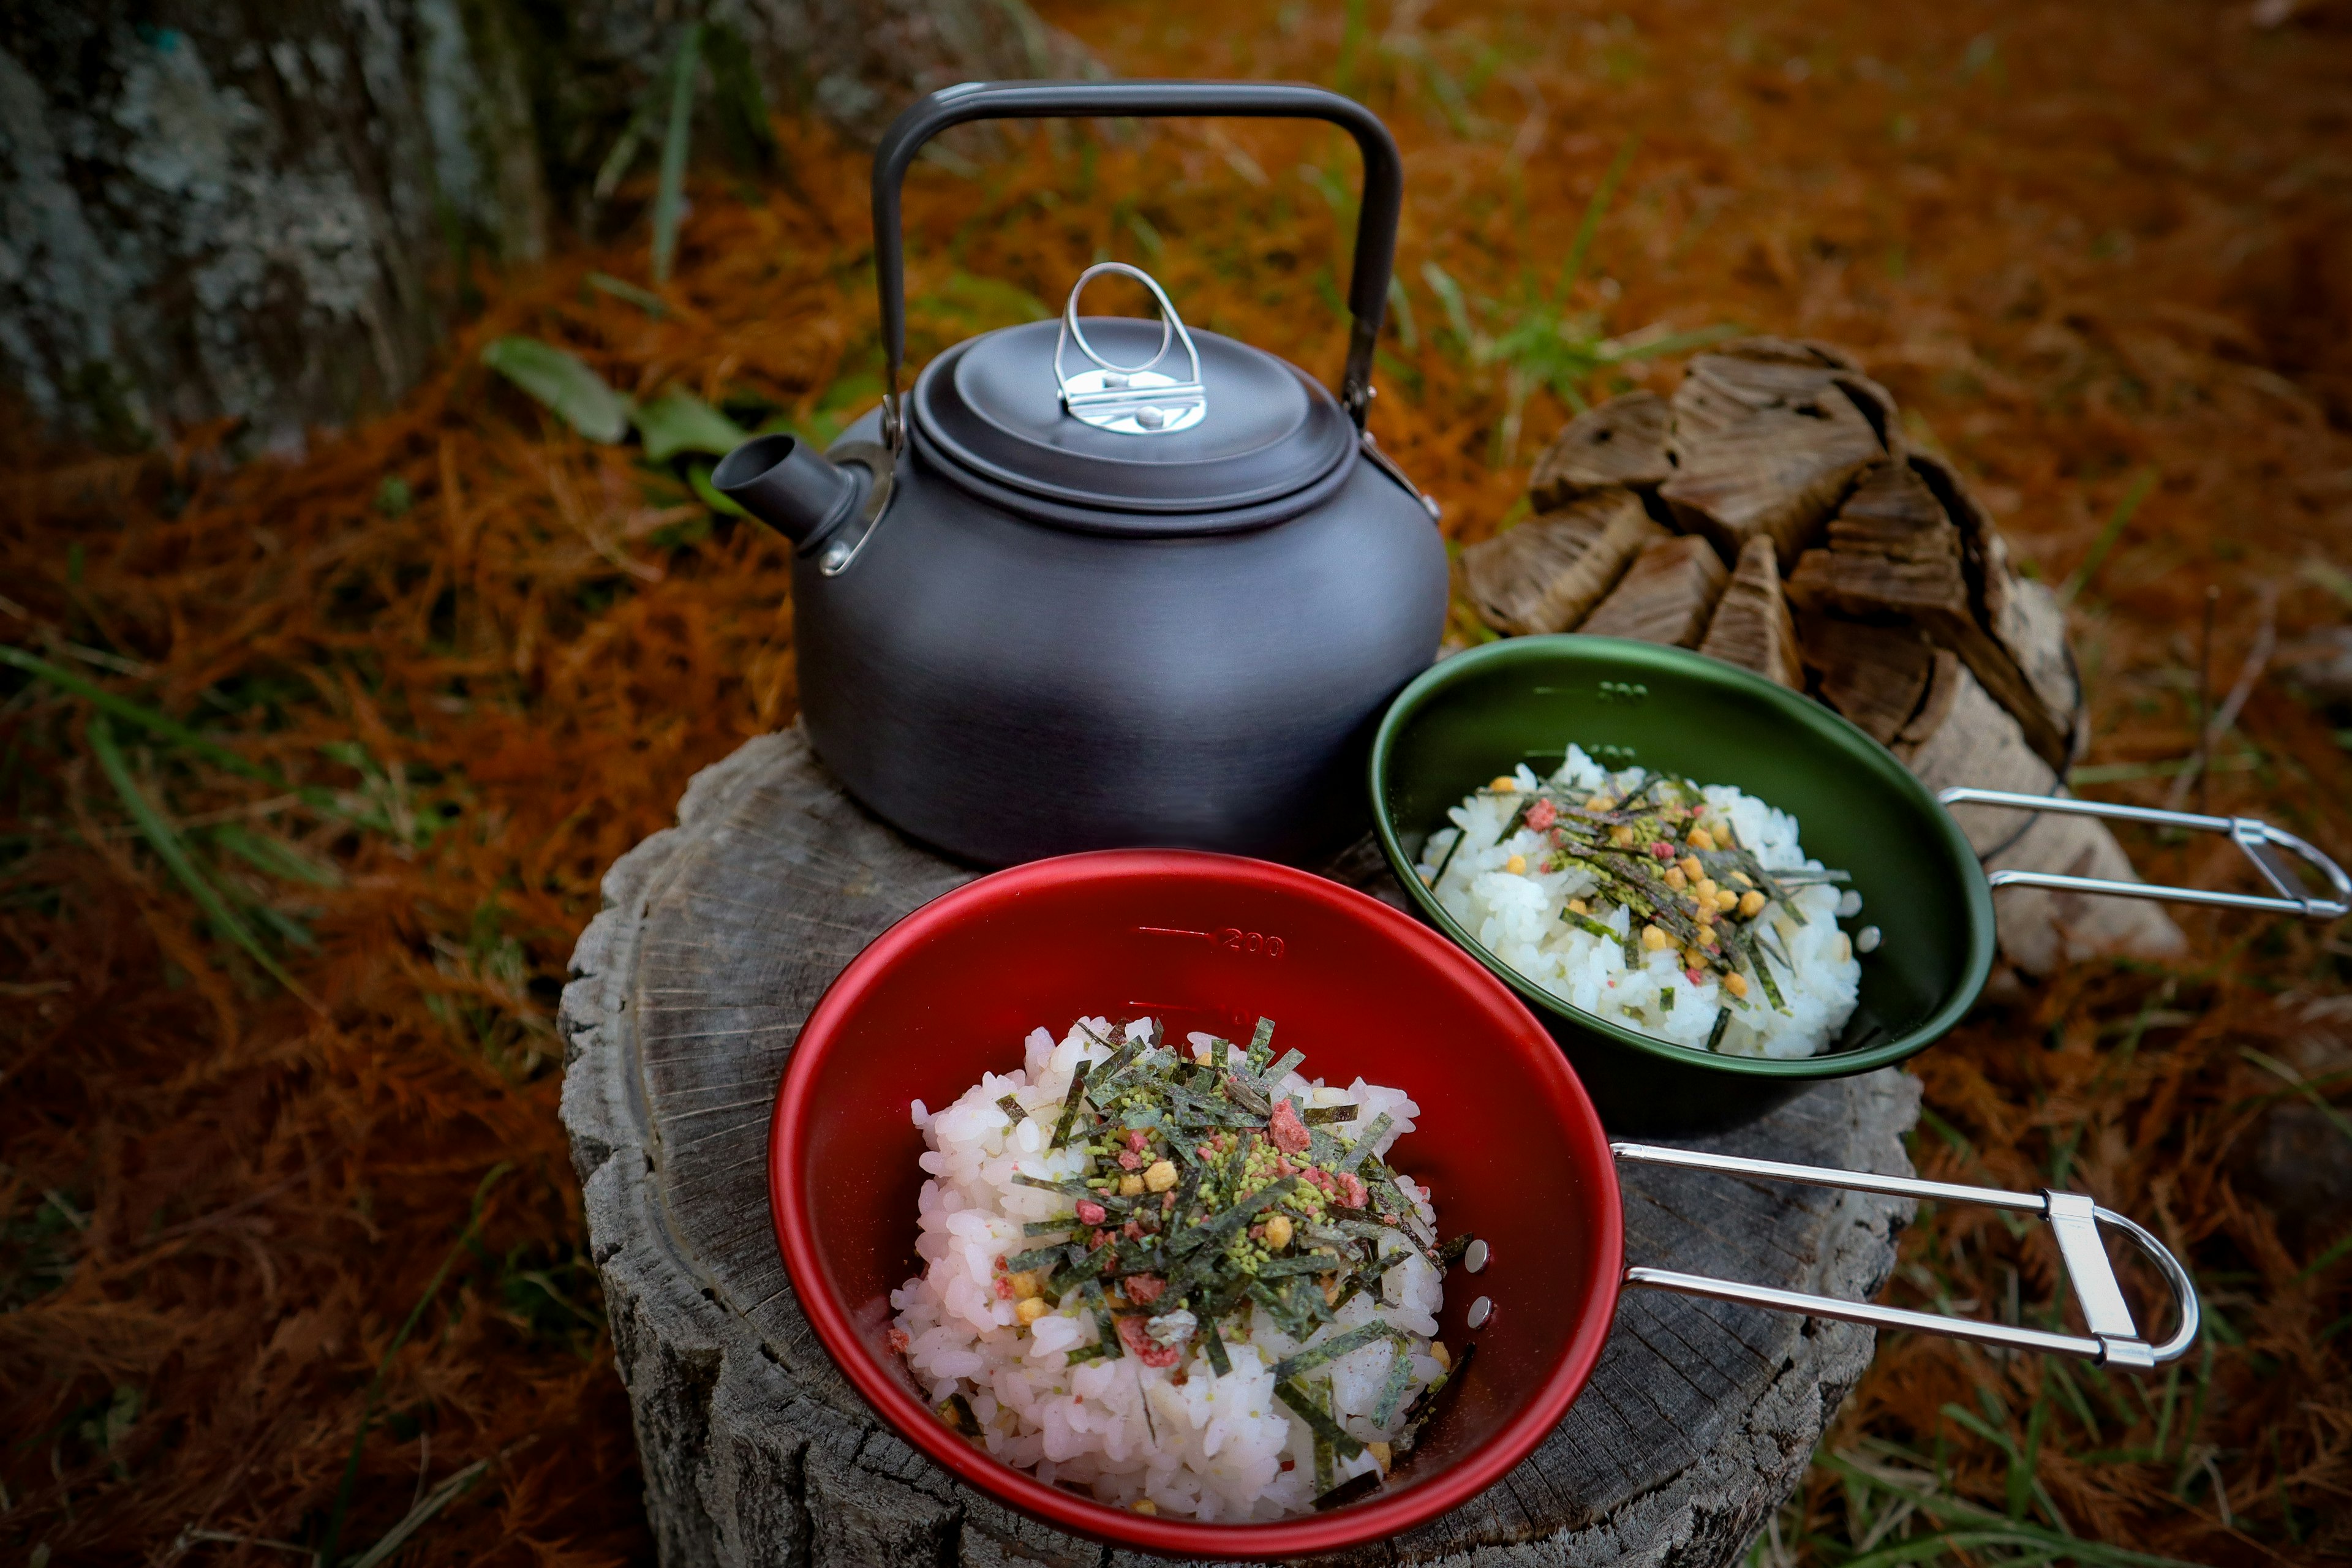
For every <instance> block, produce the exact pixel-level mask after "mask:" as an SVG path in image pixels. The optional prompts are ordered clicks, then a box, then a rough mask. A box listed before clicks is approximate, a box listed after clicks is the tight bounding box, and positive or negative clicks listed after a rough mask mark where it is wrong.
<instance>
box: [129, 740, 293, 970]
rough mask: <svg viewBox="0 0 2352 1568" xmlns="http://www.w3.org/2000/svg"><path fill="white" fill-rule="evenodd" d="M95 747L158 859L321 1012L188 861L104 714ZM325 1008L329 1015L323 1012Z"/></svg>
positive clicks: (258, 959) (252, 954) (250, 952)
mask: <svg viewBox="0 0 2352 1568" xmlns="http://www.w3.org/2000/svg"><path fill="white" fill-rule="evenodd" d="M89 745H90V750H91V751H93V752H97V753H98V765H99V766H100V768H102V769H104V770H105V771H106V776H107V780H108V782H109V783H110V784H113V785H114V793H115V794H117V795H121V797H122V805H123V807H124V809H126V810H128V811H129V812H130V813H131V820H132V821H133V822H136V823H137V824H138V825H139V831H140V832H141V833H142V834H144V835H145V836H146V838H147V842H148V845H149V846H150V847H152V848H153V850H154V851H155V854H156V856H157V857H158V858H161V859H162V860H163V864H164V865H165V866H167V867H169V868H171V872H172V875H173V877H175V878H177V879H179V883H180V886H182V887H184V888H185V889H187V890H188V896H189V897H190V898H193V899H194V900H196V903H197V904H198V906H199V907H201V908H202V909H203V910H204V911H205V914H206V915H208V916H209V917H211V919H212V921H213V923H214V924H215V925H216V926H218V927H219V928H220V929H221V930H222V931H226V932H227V933H228V935H229V939H230V940H231V941H233V942H236V944H237V946H239V947H241V948H243V949H245V951H246V954H247V957H249V958H251V959H252V960H253V962H254V963H257V964H259V965H260V966H261V968H262V970H263V972H264V973H267V974H268V976H269V977H270V978H271V979H273V980H275V981H277V982H278V984H280V985H283V986H284V987H286V989H287V990H288V991H289V992H291V993H292V994H294V995H296V996H297V997H299V998H300V999H301V1000H302V1001H303V1002H304V1003H306V1004H307V1005H310V1006H311V1007H313V1008H318V1007H319V1003H318V1000H317V998H315V997H313V996H312V995H311V994H310V993H309V992H308V991H305V990H303V989H302V984H301V982H299V981H298V980H296V979H295V978H294V977H293V976H292V975H291V974H289V973H286V971H285V969H284V968H283V967H282V966H281V965H280V964H279V963H278V961H277V960H276V959H274V958H272V957H270V956H269V950H268V948H266V947H264V946H262V945H261V939H260V938H259V937H257V936H256V935H254V934H253V928H252V927H251V926H248V925H247V924H246V923H245V921H243V920H241V919H239V918H238V916H237V913H236V910H232V909H230V908H229V906H228V901H227V900H225V899H223V898H222V897H221V896H220V892H219V890H218V889H215V887H214V886H213V885H212V883H211V882H210V881H209V880H207V879H205V874H204V872H203V871H202V870H200V869H198V868H197V866H196V863H195V862H194V860H192V859H190V858H188V851H187V847H186V846H185V845H184V844H183V843H181V842H180V835H179V833H178V832H177V830H175V829H174V828H173V826H172V825H171V824H170V823H169V822H167V821H165V820H164V818H163V813H162V812H160V811H157V810H156V809H155V805H154V803H153V802H152V801H150V800H149V799H148V798H147V796H146V795H144V794H143V793H142V792H141V790H140V788H139V781H138V780H137V779H136V778H134V777H132V776H131V764H130V763H128V762H127V761H125V760H124V758H123V755H122V748H121V747H120V746H118V745H116V744H115V741H114V726H113V725H112V724H110V722H108V721H107V719H106V716H105V715H104V714H100V715H99V716H98V717H97V718H95V719H93V720H91V721H90V725H89ZM320 1011H324V1009H323V1008H320Z"/></svg>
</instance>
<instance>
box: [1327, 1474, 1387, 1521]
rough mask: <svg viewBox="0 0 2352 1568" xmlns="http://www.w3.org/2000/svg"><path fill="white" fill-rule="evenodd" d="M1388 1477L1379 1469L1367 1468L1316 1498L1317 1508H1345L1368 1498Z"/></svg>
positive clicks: (1328, 1509)
mask: <svg viewBox="0 0 2352 1568" xmlns="http://www.w3.org/2000/svg"><path fill="white" fill-rule="evenodd" d="M1385 1479H1387V1478H1385V1477H1383V1476H1382V1475H1381V1472H1380V1471H1378V1470H1365V1471H1363V1472H1361V1473H1360V1474H1357V1475H1352V1476H1349V1478H1348V1479H1346V1480H1344V1481H1341V1482H1340V1483H1339V1485H1338V1486H1336V1487H1333V1488H1332V1489H1330V1490H1328V1491H1327V1492H1324V1493H1323V1494H1321V1495H1320V1496H1318V1498H1316V1500H1315V1510H1316V1511H1317V1512H1318V1513H1328V1512H1329V1511H1330V1510H1332V1509H1335V1508H1345V1507H1346V1506H1347V1505H1348V1504H1349V1503H1351V1502H1354V1501H1356V1500H1358V1499H1360V1498H1368V1497H1370V1496H1371V1495H1372V1494H1373V1493H1374V1492H1376V1491H1378V1490H1380V1489H1381V1483H1382V1482H1383V1481H1384V1480H1385Z"/></svg>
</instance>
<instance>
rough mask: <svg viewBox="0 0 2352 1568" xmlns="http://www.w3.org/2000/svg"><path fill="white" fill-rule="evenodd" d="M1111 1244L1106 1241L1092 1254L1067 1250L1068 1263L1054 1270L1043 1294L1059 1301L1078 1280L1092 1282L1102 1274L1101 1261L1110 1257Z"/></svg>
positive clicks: (1046, 1282) (1072, 1248)
mask: <svg viewBox="0 0 2352 1568" xmlns="http://www.w3.org/2000/svg"><path fill="white" fill-rule="evenodd" d="M1111 1246H1112V1244H1111V1243H1109V1242H1108V1241H1106V1242H1104V1243H1103V1244H1102V1245H1101V1246H1100V1247H1096V1248H1095V1249H1094V1250H1093V1251H1092V1252H1085V1251H1082V1250H1080V1249H1079V1248H1077V1247H1071V1248H1070V1250H1069V1261H1068V1262H1066V1263H1065V1264H1063V1265H1062V1266H1061V1267H1060V1268H1056V1269H1055V1270H1054V1273H1053V1277H1052V1278H1051V1279H1047V1280H1046V1281H1045V1294H1046V1295H1048V1296H1050V1297H1052V1298H1053V1299H1054V1300H1056V1301H1059V1300H1061V1299H1062V1297H1063V1296H1064V1295H1065V1294H1066V1293H1067V1292H1068V1291H1069V1290H1070V1289H1071V1288H1072V1287H1073V1286H1075V1285H1076V1284H1077V1283H1078V1282H1079V1281H1080V1280H1082V1279H1084V1280H1092V1279H1094V1277H1095V1276H1096V1275H1097V1274H1100V1273H1101V1272H1102V1266H1103V1260H1104V1259H1106V1258H1108V1257H1110V1256H1111Z"/></svg>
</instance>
